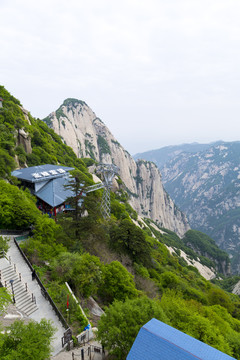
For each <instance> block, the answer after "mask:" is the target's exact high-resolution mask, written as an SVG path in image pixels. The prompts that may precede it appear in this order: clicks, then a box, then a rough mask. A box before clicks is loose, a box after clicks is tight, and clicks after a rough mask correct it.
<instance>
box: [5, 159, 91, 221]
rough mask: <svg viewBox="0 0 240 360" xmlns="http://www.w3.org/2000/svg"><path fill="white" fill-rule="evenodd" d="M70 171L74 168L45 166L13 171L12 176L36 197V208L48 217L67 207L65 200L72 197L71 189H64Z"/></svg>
mask: <svg viewBox="0 0 240 360" xmlns="http://www.w3.org/2000/svg"><path fill="white" fill-rule="evenodd" d="M70 170H74V168H72V167H66V166H59V165H50V164H46V165H39V166H32V167H28V168H23V169H19V170H14V171H13V172H12V175H13V176H16V177H17V178H18V180H20V182H21V185H22V186H24V187H25V188H28V189H29V190H30V191H31V193H32V194H33V195H35V196H36V197H37V206H38V208H39V209H40V210H42V211H43V212H45V213H48V214H49V215H50V216H53V215H54V216H56V214H57V213H58V212H61V211H63V210H64V209H65V208H66V207H68V205H67V204H66V200H67V199H68V198H69V197H72V196H73V195H74V194H73V192H72V191H71V189H67V188H66V187H65V185H67V184H69V179H70V174H69V171H70ZM82 195H85V194H82Z"/></svg>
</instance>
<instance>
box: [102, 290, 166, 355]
mask: <svg viewBox="0 0 240 360" xmlns="http://www.w3.org/2000/svg"><path fill="white" fill-rule="evenodd" d="M152 318H156V319H158V320H161V321H163V322H165V323H168V318H167V317H166V315H165V314H164V311H163V310H162V308H161V304H160V302H159V301H158V300H151V299H149V298H147V297H145V296H144V297H140V298H138V299H127V300H126V301H125V302H121V301H115V302H114V303H113V304H112V305H110V307H109V308H108V309H107V310H106V312H105V314H103V315H102V316H101V319H100V321H99V322H98V334H97V337H98V339H99V340H100V341H101V343H102V345H104V346H105V348H106V349H107V350H108V351H109V352H110V354H115V355H116V356H117V359H119V360H123V359H125V358H126V355H127V354H128V352H129V351H130V348H131V346H132V344H133V342H134V340H135V338H136V336H137V334H138V332H139V330H140V328H141V327H142V326H143V325H144V324H145V323H147V322H148V321H149V320H151V319H152Z"/></svg>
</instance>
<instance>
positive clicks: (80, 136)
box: [43, 99, 189, 236]
mask: <svg viewBox="0 0 240 360" xmlns="http://www.w3.org/2000/svg"><path fill="white" fill-rule="evenodd" d="M43 121H45V122H46V124H47V125H48V126H49V127H51V128H52V129H53V130H54V131H55V132H56V133H57V134H59V135H60V136H61V137H62V139H63V141H64V142H65V143H66V144H67V145H69V146H71V147H72V149H73V150H74V152H75V153H76V154H77V156H78V157H91V158H93V159H95V160H96V161H97V162H102V163H114V164H115V165H117V166H118V167H119V168H120V174H119V175H120V177H121V179H122V181H123V182H124V184H125V186H126V189H127V191H128V193H129V196H130V203H131V205H132V207H133V208H134V209H135V210H136V211H137V212H138V213H139V215H142V216H145V217H149V218H151V219H153V220H154V221H156V222H157V223H158V224H159V225H160V226H162V227H165V228H168V229H170V230H172V231H174V232H176V233H177V234H178V235H179V236H183V235H184V233H185V232H186V231H187V230H188V229H189V225H188V222H187V219H186V216H185V215H184V214H183V213H182V212H181V211H180V210H179V209H178V208H177V207H176V206H175V204H174V203H173V201H172V200H171V199H170V197H169V196H168V194H167V193H166V192H165V190H164V188H163V184H162V180H161V174H160V172H159V170H158V168H157V166H156V165H155V164H154V163H152V162H149V161H137V162H135V161H134V159H133V158H132V156H131V155H130V154H129V153H128V152H127V151H126V150H125V149H124V148H123V147H122V146H121V145H120V144H119V142H118V141H117V140H116V139H115V138H114V136H113V135H112V134H111V132H110V131H109V129H108V128H107V127H106V126H105V124H104V123H103V122H102V121H101V120H100V119H99V118H97V117H96V115H95V113H94V112H93V111H92V110H91V109H90V108H89V107H88V106H87V104H86V103H85V102H83V101H79V100H76V99H67V100H65V101H64V103H63V105H61V106H60V108H59V109H58V110H57V111H54V112H52V113H51V114H50V115H49V116H48V117H47V118H45V119H44V120H43Z"/></svg>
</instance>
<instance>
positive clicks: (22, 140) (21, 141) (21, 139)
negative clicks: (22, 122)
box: [17, 129, 32, 154]
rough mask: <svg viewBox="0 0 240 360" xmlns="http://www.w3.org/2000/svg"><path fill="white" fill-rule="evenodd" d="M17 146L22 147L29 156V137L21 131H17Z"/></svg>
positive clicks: (30, 148) (30, 147) (30, 150)
mask: <svg viewBox="0 0 240 360" xmlns="http://www.w3.org/2000/svg"><path fill="white" fill-rule="evenodd" d="M17 145H22V146H23V147H24V150H25V151H26V153H27V154H31V152H32V146H31V137H30V136H29V134H27V133H26V132H25V131H24V130H23V129H20V130H19V131H18V139H17Z"/></svg>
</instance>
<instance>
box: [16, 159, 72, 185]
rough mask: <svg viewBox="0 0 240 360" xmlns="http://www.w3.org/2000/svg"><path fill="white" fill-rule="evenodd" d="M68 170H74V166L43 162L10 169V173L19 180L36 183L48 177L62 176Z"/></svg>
mask: <svg viewBox="0 0 240 360" xmlns="http://www.w3.org/2000/svg"><path fill="white" fill-rule="evenodd" d="M70 170H74V168H72V167H68V166H61V165H51V164H45V165H38V166H31V167H28V168H24V169H19V170H14V171H12V175H13V176H16V177H17V178H18V179H20V180H25V181H28V182H32V183H36V182H41V181H46V180H48V179H54V178H58V177H62V176H64V175H66V173H67V172H68V171H70Z"/></svg>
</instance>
